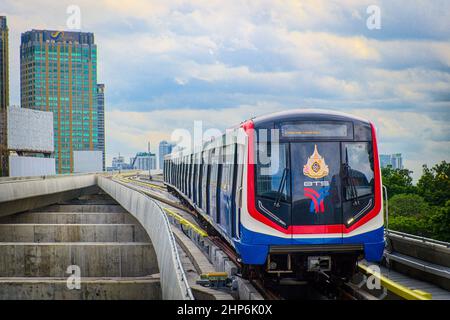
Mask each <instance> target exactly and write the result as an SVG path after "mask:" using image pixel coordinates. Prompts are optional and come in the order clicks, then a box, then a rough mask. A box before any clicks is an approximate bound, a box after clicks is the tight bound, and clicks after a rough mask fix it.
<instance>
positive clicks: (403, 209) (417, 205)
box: [389, 194, 430, 218]
mask: <svg viewBox="0 0 450 320" xmlns="http://www.w3.org/2000/svg"><path fill="white" fill-rule="evenodd" d="M429 211H430V206H429V205H428V203H426V201H425V200H424V199H423V198H422V197H421V196H419V195H417V194H396V195H395V196H393V197H392V198H391V199H390V200H389V215H391V216H407V217H416V218H420V217H423V216H426V215H427V214H428V213H429Z"/></svg>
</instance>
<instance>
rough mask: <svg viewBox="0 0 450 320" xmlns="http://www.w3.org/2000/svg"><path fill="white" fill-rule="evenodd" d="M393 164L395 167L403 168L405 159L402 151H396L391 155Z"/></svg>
mask: <svg viewBox="0 0 450 320" xmlns="http://www.w3.org/2000/svg"><path fill="white" fill-rule="evenodd" d="M391 165H392V168H394V169H403V160H402V154H401V153H395V154H392V155H391Z"/></svg>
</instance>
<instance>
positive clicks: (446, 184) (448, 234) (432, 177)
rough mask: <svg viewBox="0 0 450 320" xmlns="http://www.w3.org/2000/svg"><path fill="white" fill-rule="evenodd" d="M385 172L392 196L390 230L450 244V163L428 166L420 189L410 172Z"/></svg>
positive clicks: (386, 182) (444, 162)
mask: <svg viewBox="0 0 450 320" xmlns="http://www.w3.org/2000/svg"><path fill="white" fill-rule="evenodd" d="M381 173H382V176H383V184H384V185H385V186H386V188H387V189H388V195H389V228H390V229H393V230H398V231H401V232H406V233H410V234H415V235H419V236H424V237H429V238H433V239H437V240H441V241H448V242H450V178H449V177H450V164H449V163H447V162H446V161H442V162H441V163H439V164H436V165H435V166H433V167H432V168H431V169H430V168H428V167H427V166H426V165H424V166H423V174H422V176H421V178H420V179H419V181H418V183H417V186H414V185H413V184H412V178H411V176H410V174H411V172H410V171H409V170H407V169H402V170H399V169H392V168H383V169H382V170H381Z"/></svg>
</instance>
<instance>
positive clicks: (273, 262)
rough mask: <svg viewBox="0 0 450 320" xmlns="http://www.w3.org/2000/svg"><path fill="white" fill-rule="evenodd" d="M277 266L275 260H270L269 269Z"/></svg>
mask: <svg viewBox="0 0 450 320" xmlns="http://www.w3.org/2000/svg"><path fill="white" fill-rule="evenodd" d="M276 268H277V263H276V262H275V261H271V262H270V264H269V269H270V270H275V269H276Z"/></svg>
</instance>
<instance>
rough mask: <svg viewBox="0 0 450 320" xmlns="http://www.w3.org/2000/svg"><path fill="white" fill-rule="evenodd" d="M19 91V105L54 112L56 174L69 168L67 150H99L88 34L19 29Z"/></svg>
mask: <svg viewBox="0 0 450 320" xmlns="http://www.w3.org/2000/svg"><path fill="white" fill-rule="evenodd" d="M20 94H21V105H22V107H23V108H30V109H35V110H42V111H51V112H53V114H54V117H53V119H54V137H55V139H54V143H55V159H56V171H57V173H70V172H73V170H74V159H73V151H84V150H90V151H93V150H101V149H100V148H101V146H100V145H99V131H98V130H99V114H98V107H97V103H98V100H97V46H96V44H95V43H94V34H93V33H90V32H72V31H50V30H31V31H27V32H25V33H22V36H21V44H20Z"/></svg>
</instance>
